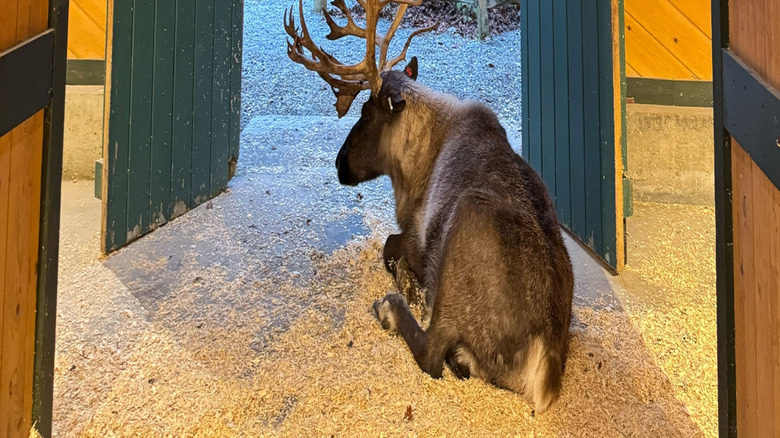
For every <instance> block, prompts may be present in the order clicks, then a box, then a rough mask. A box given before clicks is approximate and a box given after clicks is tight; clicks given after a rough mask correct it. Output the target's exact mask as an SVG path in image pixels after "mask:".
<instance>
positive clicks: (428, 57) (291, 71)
mask: <svg viewBox="0 0 780 438" xmlns="http://www.w3.org/2000/svg"><path fill="white" fill-rule="evenodd" d="M293 4H295V5H296V13H297V2H293V1H292V0H247V1H246V4H245V19H244V23H245V25H244V26H245V27H244V67H243V104H242V110H243V114H242V126H246V125H247V123H248V122H249V121H250V120H251V119H252V118H254V117H256V116H265V115H297V116H328V117H333V118H334V119H335V118H336V110H335V108H334V107H333V103H334V102H335V97H334V96H333V93H332V92H331V91H330V88H329V87H328V86H327V84H325V82H324V81H323V80H322V79H320V78H319V76H317V75H316V73H314V72H310V71H308V70H306V69H305V68H304V67H303V66H301V65H298V64H295V63H293V62H292V61H290V60H289V58H287V53H286V47H287V46H286V43H285V37H286V34H285V32H284V28H283V27H282V19H283V16H284V11H285V8H288V7H290V6H291V5H293ZM348 4H350V3H349V2H348ZM304 12H305V13H306V15H305V17H307V24H308V27H309V31H310V33H311V35H312V38H313V39H314V40H315V41H317V42H321V44H322V45H323V46H324V47H325V49H326V50H328V51H330V53H332V54H333V55H334V56H336V57H337V58H338V59H339V60H342V61H343V62H356V61H359V60H360V59H361V58H362V56H361V53H362V52H363V51H364V50H365V49H364V44H365V43H364V42H363V41H362V40H357V39H354V38H349V39H344V40H341V41H328V40H326V39H325V35H326V34H327V31H328V28H327V25H326V24H325V21H324V19H323V18H322V16H321V15H317V14H314V13H312V12H311V0H304ZM389 25H390V22H389V21H388V20H382V21H380V24H379V27H380V30H385V29H387V27H389ZM413 30H414V29H409V28H401V29H399V30H398V32H397V34H396V37H395V39H394V40H393V43H392V44H391V48H390V51H389V52H390V56H394V54H396V53H398V52H399V51H400V48H401V47H402V45H403V43H404V42H405V41H406V38H407V37H408V35H409V33H411V32H412V31H413ZM407 54H408V59H411V57H412V56H417V57H418V58H419V61H420V77H419V80H420V81H421V82H422V83H425V84H426V85H428V86H430V87H432V88H434V89H436V90H438V91H443V92H448V93H452V94H455V95H456V96H458V97H461V98H470V99H474V100H479V101H481V102H484V103H485V104H487V105H488V106H490V107H491V108H492V109H493V110H494V111H496V112H497V113H498V114H499V117H500V118H501V120H502V122H503V123H504V126H505V128H506V129H507V131H508V134H509V135H510V137H514V138H517V139H519V138H520V31H519V30H518V31H511V32H507V33H504V34H502V35H500V36H494V37H491V38H489V39H487V40H485V41H482V42H480V41H477V40H470V39H466V38H463V37H461V36H458V35H455V34H454V33H453V32H452V31H451V30H450V31H448V32H444V33H428V34H423V35H420V36H417V37H416V38H415V39H414V41H413V42H412V45H411V47H410V48H409V51H408V53H407ZM491 66H492V67H491ZM367 94H368V93H365V92H364V93H363V94H362V95H361V96H359V97H358V99H357V100H356V101H355V103H354V104H353V105H352V108H351V110H350V112H349V114H348V115H351V116H359V114H360V112H359V111H360V106H361V105H362V103H363V102H364V101H365V99H367V98H368V96H367Z"/></svg>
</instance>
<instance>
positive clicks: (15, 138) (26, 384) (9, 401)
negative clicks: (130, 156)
mask: <svg viewBox="0 0 780 438" xmlns="http://www.w3.org/2000/svg"><path fill="white" fill-rule="evenodd" d="M7 135H9V136H10V137H11V142H10V162H11V166H10V172H9V173H10V181H11V183H10V187H9V203H8V211H7V214H8V220H7V224H6V226H7V227H8V230H9V232H8V235H7V238H6V246H5V250H4V259H5V282H4V284H3V294H4V296H5V297H4V299H3V309H2V312H3V333H2V337H3V341H2V348H3V349H2V352H0V405H2V406H3V407H4V409H3V410H2V412H0V431H3V433H5V434H7V436H22V435H23V433H24V432H26V431H28V430H29V427H30V418H31V416H32V369H33V368H32V364H33V358H34V342H35V302H36V300H35V298H36V287H35V286H36V284H37V276H36V272H37V271H36V263H37V259H38V257H37V256H38V218H39V208H40V193H41V178H40V175H41V154H42V148H43V112H39V113H38V114H36V115H35V116H33V117H31V118H30V119H28V120H27V121H25V122H24V123H22V124H21V125H19V126H18V127H17V128H16V129H14V130H13V131H11V132H10V133H9V134H7ZM36 176H37V178H36Z"/></svg>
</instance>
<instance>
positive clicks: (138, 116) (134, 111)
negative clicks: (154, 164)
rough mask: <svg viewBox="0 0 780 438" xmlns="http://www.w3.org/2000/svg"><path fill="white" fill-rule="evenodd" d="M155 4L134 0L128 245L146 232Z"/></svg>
mask: <svg viewBox="0 0 780 438" xmlns="http://www.w3.org/2000/svg"><path fill="white" fill-rule="evenodd" d="M154 4H155V0H133V51H132V55H131V56H132V62H131V63H130V66H131V69H132V70H131V73H130V74H131V76H130V83H131V86H130V90H131V92H130V119H129V123H130V140H129V142H128V145H127V146H128V147H129V149H130V155H129V156H128V170H129V174H128V178H129V180H130V183H129V184H128V186H127V241H131V240H134V239H136V238H138V237H139V236H140V235H141V234H143V232H144V231H146V230H148V229H149V210H150V207H151V205H150V193H151V189H150V186H151V182H150V181H151V173H152V169H151V140H152V139H151V135H152V92H153V89H152V86H153V83H152V81H153V78H154V64H155V62H154V22H155V20H154V17H155V8H154Z"/></svg>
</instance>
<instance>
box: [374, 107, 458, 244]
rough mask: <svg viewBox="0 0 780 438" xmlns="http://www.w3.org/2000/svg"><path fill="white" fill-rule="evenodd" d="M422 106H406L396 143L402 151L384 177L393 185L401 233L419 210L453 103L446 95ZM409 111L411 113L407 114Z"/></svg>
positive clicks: (448, 126) (449, 123)
mask: <svg viewBox="0 0 780 438" xmlns="http://www.w3.org/2000/svg"><path fill="white" fill-rule="evenodd" d="M431 97H433V98H429V99H427V100H426V103H425V104H424V105H423V104H415V105H411V106H409V105H408V106H407V111H409V114H407V115H406V118H405V120H404V121H403V123H406V129H405V130H404V133H403V135H400V136H399V137H398V138H397V139H396V140H397V141H398V144H400V145H402V150H400V151H399V152H398V153H396V154H394V157H393V159H392V161H393V163H392V164H391V166H390V169H389V172H388V174H389V175H390V179H391V180H392V183H393V194H394V195H395V205H396V207H395V211H396V220H397V221H398V224H399V226H400V227H401V230H407V229H409V228H410V227H411V226H413V223H414V220H415V219H414V218H415V216H416V213H417V211H418V210H419V209H420V208H421V207H422V205H423V201H424V199H425V195H426V193H427V190H428V182H429V180H430V177H431V174H432V173H433V168H434V165H435V163H436V159H437V158H438V156H439V153H440V152H441V149H442V146H443V144H444V141H445V139H446V137H447V135H448V133H449V132H450V131H451V129H452V126H453V122H454V119H455V118H456V116H455V113H456V111H455V108H454V105H453V104H454V103H455V101H454V100H453V99H452V98H450V97H449V96H445V95H436V96H431ZM410 110H411V111H410Z"/></svg>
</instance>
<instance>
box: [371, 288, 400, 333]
mask: <svg viewBox="0 0 780 438" xmlns="http://www.w3.org/2000/svg"><path fill="white" fill-rule="evenodd" d="M404 304H406V299H405V298H404V297H403V295H401V294H397V293H391V294H387V295H385V297H384V298H382V299H381V300H376V301H375V302H374V305H373V306H372V308H373V310H374V316H376V319H377V320H379V323H380V324H381V325H382V328H383V329H385V330H390V331H396V309H395V307H397V306H403V305H404Z"/></svg>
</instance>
